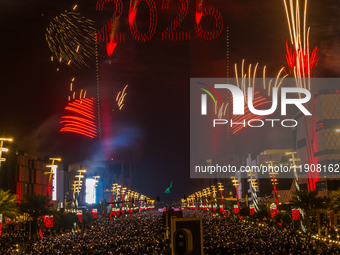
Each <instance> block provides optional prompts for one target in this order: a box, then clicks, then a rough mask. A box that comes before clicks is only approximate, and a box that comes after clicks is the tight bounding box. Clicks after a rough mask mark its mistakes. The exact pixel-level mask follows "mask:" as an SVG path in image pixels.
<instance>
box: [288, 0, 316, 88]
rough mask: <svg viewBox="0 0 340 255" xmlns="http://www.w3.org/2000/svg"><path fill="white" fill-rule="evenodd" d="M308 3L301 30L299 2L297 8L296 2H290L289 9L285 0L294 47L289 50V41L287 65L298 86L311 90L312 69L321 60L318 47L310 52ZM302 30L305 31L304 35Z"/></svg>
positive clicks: (305, 7)
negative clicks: (318, 56)
mask: <svg viewBox="0 0 340 255" xmlns="http://www.w3.org/2000/svg"><path fill="white" fill-rule="evenodd" d="M307 2H308V1H307V0H305V2H304V10H303V28H302V29H301V22H300V8H299V6H300V3H299V0H296V1H295V8H294V0H290V1H289V8H288V5H287V1H286V0H283V3H284V6H285V11H286V17H287V22H288V29H289V35H290V41H291V44H292V45H293V46H292V47H290V48H289V47H288V41H287V43H286V50H287V54H286V57H287V64H288V66H289V68H290V72H292V71H293V74H294V78H295V83H296V86H297V87H300V88H306V89H310V76H311V73H312V69H313V67H314V66H316V65H317V63H318V60H319V59H318V58H317V55H318V48H317V47H315V48H314V49H313V51H312V52H311V53H310V51H309V32H310V28H308V29H307V30H306V23H307V21H306V20H307ZM301 30H302V31H303V32H302V34H301ZM306 31H307V32H306Z"/></svg>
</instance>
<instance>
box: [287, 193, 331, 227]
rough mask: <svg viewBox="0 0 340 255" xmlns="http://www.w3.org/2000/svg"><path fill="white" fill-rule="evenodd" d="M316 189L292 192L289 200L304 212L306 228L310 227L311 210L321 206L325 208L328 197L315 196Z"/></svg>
mask: <svg viewBox="0 0 340 255" xmlns="http://www.w3.org/2000/svg"><path fill="white" fill-rule="evenodd" d="M318 193H319V192H318V191H317V190H314V191H308V190H299V191H296V192H293V194H294V196H293V198H292V199H291V200H290V203H291V204H292V205H293V206H294V207H296V208H301V209H302V210H303V212H304V214H305V219H306V227H307V230H309V229H310V223H311V222H310V215H311V211H312V210H318V209H322V208H327V206H328V201H329V200H328V199H327V198H325V197H317V195H318Z"/></svg>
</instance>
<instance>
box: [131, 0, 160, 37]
mask: <svg viewBox="0 0 340 255" xmlns="http://www.w3.org/2000/svg"><path fill="white" fill-rule="evenodd" d="M142 1H145V2H146V3H147V4H148V6H149V13H150V24H149V29H148V31H147V32H145V33H141V32H140V31H139V30H138V28H137V23H136V20H135V16H136V12H137V10H138V8H137V7H136V6H137V5H138V3H139V2H142ZM132 12H135V13H134V15H132V18H131V20H130V17H131V16H130V14H131V13H132ZM129 24H130V30H131V33H132V35H133V37H134V38H135V39H136V40H138V41H140V42H146V41H149V40H150V39H151V38H152V37H153V36H154V34H155V32H156V26H157V9H156V4H155V0H136V2H135V3H134V4H132V6H130V10H129Z"/></svg>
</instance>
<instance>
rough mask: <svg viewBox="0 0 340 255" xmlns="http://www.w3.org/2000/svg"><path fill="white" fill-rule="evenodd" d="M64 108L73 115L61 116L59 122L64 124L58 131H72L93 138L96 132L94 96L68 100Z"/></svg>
mask: <svg viewBox="0 0 340 255" xmlns="http://www.w3.org/2000/svg"><path fill="white" fill-rule="evenodd" d="M65 110H67V111H70V112H72V113H73V114H75V115H66V116H62V117H61V118H62V119H63V120H62V121H60V122H59V123H63V124H64V126H63V127H62V128H61V129H60V132H73V133H77V134H81V135H84V136H87V137H90V138H95V137H96V136H97V134H98V131H97V130H98V129H97V119H96V100H95V99H94V98H83V99H75V100H74V101H72V102H69V103H68V104H67V106H66V107H65Z"/></svg>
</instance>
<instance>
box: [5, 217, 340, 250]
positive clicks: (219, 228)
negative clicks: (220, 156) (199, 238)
mask: <svg viewBox="0 0 340 255" xmlns="http://www.w3.org/2000/svg"><path fill="white" fill-rule="evenodd" d="M183 216H184V217H200V218H202V225H203V247H204V248H203V250H204V254H206V255H208V254H210V255H224V254H226V255H229V254H231V255H232V254H244V255H245V254H279V255H281V254H282V255H290V254H327V255H332V254H339V253H340V246H339V245H338V244H336V243H332V244H329V243H326V242H324V241H320V240H317V239H315V238H313V237H311V236H309V235H306V234H303V233H301V232H298V231H292V230H286V229H277V228H273V227H270V226H268V225H266V224H257V223H250V222H246V221H241V220H239V219H238V218H237V217H235V216H233V215H227V216H225V217H222V216H217V215H214V216H213V215H211V214H209V213H203V212H200V211H185V212H184V214H183ZM164 231H165V227H164V226H163V223H162V213H160V212H142V213H137V214H132V215H129V216H127V217H125V216H123V217H117V218H116V219H114V220H110V219H104V218H101V219H98V220H96V221H94V222H93V223H92V226H91V227H90V228H85V229H84V230H82V231H80V230H79V231H76V232H74V233H73V232H71V233H68V234H63V235H58V236H53V237H52V236H48V237H43V238H42V239H39V240H38V241H36V242H28V243H23V244H20V245H18V243H19V242H20V240H23V238H24V235H25V233H24V231H16V230H14V229H13V233H12V234H9V233H7V234H5V235H3V236H1V237H0V254H88V255H90V254H122V255H129V254H131V255H132V254H150V255H155V254H164V255H167V254H171V250H170V244H169V240H166V239H165V238H164Z"/></svg>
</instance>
